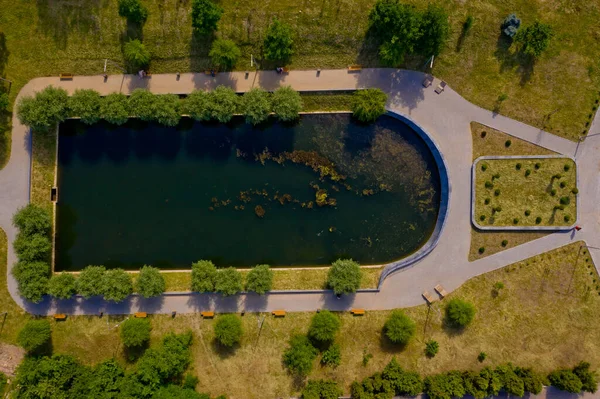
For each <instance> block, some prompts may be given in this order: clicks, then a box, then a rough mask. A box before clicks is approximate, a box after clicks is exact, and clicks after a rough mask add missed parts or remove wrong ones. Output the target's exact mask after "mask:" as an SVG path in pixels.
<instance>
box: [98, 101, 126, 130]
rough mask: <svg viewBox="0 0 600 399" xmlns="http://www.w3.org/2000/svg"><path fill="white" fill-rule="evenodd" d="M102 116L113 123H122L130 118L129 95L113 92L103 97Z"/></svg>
mask: <svg viewBox="0 0 600 399" xmlns="http://www.w3.org/2000/svg"><path fill="white" fill-rule="evenodd" d="M100 116H101V117H102V119H104V120H105V121H107V122H108V123H112V124H113V125H122V124H124V123H125V122H127V120H128V119H129V108H128V106H127V96H125V95H124V94H121V93H112V94H109V95H107V96H106V97H104V98H103V99H102V102H101V103H100Z"/></svg>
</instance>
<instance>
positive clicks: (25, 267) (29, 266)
mask: <svg viewBox="0 0 600 399" xmlns="http://www.w3.org/2000/svg"><path fill="white" fill-rule="evenodd" d="M12 275H13V276H14V278H15V280H16V281H17V287H18V289H19V294H20V295H21V296H22V297H23V298H25V299H27V300H28V301H31V302H34V303H38V302H40V301H41V300H42V297H43V296H44V295H45V294H46V293H47V292H48V276H49V275H50V265H49V264H48V263H47V262H23V261H20V262H17V264H15V266H14V267H13V269H12Z"/></svg>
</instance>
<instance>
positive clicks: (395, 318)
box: [383, 310, 416, 345]
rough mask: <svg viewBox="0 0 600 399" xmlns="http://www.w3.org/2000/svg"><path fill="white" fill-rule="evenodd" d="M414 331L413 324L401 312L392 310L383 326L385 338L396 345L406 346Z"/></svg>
mask: <svg viewBox="0 0 600 399" xmlns="http://www.w3.org/2000/svg"><path fill="white" fill-rule="evenodd" d="M415 329H416V325H415V322H414V321H412V319H411V318H410V317H408V316H407V315H406V314H404V312H403V311H401V310H394V311H393V312H392V314H391V315H390V316H389V317H388V319H387V321H386V322H385V324H384V326H383V330H384V333H385V336H386V337H387V338H388V339H389V340H390V341H391V342H393V343H394V344H398V345H406V344H407V343H408V341H409V340H410V338H411V337H412V336H413V335H414V333H415Z"/></svg>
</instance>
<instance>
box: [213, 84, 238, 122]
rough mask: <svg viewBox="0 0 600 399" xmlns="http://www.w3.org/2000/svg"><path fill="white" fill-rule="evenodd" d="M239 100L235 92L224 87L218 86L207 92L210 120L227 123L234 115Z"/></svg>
mask: <svg viewBox="0 0 600 399" xmlns="http://www.w3.org/2000/svg"><path fill="white" fill-rule="evenodd" d="M238 105H239V100H238V97H237V95H236V94H235V92H234V91H233V90H232V89H230V88H228V87H225V86H219V87H217V88H216V89H214V90H213V91H211V92H209V101H208V110H207V111H208V114H209V115H210V119H214V120H217V121H219V122H221V123H227V122H229V121H230V120H231V118H232V117H233V114H235V113H236V111H237V108H238Z"/></svg>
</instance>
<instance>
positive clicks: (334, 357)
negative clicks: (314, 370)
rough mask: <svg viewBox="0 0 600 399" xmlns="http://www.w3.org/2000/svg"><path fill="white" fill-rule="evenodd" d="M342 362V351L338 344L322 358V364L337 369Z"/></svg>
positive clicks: (324, 353)
mask: <svg viewBox="0 0 600 399" xmlns="http://www.w3.org/2000/svg"><path fill="white" fill-rule="evenodd" d="M341 362H342V350H341V348H340V346H339V345H338V344H333V345H331V346H330V347H329V348H327V350H326V351H325V352H323V355H322V356H321V364H323V365H325V366H330V367H334V368H335V367H337V366H339V365H340V364H341Z"/></svg>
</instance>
